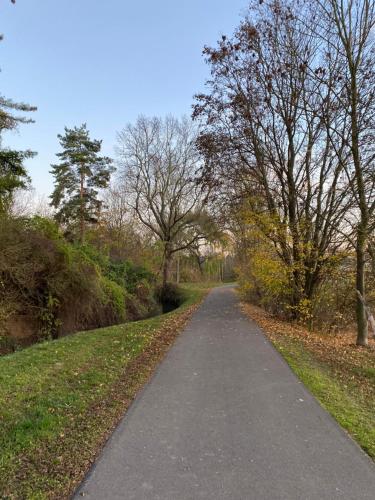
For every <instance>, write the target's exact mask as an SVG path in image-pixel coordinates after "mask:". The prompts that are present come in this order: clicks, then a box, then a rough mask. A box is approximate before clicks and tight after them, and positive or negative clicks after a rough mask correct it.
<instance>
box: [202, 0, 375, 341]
mask: <svg viewBox="0 0 375 500" xmlns="http://www.w3.org/2000/svg"><path fill="white" fill-rule="evenodd" d="M374 24H375V4H374V2H373V1H371V0H347V1H341V0H313V1H303V0H287V1H282V2H281V1H278V0H269V1H266V0H265V1H261V2H259V1H255V0H254V1H252V2H250V5H249V10H248V13H247V15H246V16H245V18H244V19H243V20H242V22H241V24H240V26H239V27H238V29H237V30H236V31H235V33H234V34H233V36H231V37H226V36H223V37H222V39H221V40H220V41H219V42H218V44H217V46H215V47H206V48H205V49H204V55H205V58H206V62H207V64H208V65H209V67H210V71H211V75H212V76H211V78H210V80H209V81H207V92H206V93H203V94H200V95H197V96H196V103H195V107H194V117H195V118H196V119H197V120H199V121H200V122H201V124H202V131H201V133H200V136H199V147H200V151H201V153H202V155H203V156H204V158H205V164H204V167H203V169H202V171H201V181H202V183H204V185H206V186H207V187H209V188H210V189H211V190H215V192H216V196H218V197H220V199H224V200H228V201H229V205H230V206H231V208H232V209H233V208H234V207H237V208H239V207H240V208H241V209H242V214H243V212H244V211H245V212H246V218H247V219H246V220H247V227H249V224H252V225H253V227H254V228H256V230H257V231H258V232H259V233H258V234H260V235H261V238H264V239H265V240H266V241H268V242H269V244H270V245H271V246H272V248H273V251H274V254H275V258H276V259H277V260H278V262H280V263H282V265H283V269H284V270H285V283H286V284H287V285H288V293H287V297H285V296H284V300H285V302H287V305H288V307H289V311H290V312H291V314H292V316H293V317H298V316H300V314H301V307H302V306H303V305H305V306H307V305H309V304H311V303H312V301H313V300H314V297H315V296H316V295H317V293H318V291H319V288H321V287H322V285H323V282H324V281H325V279H326V276H327V273H328V274H329V272H330V270H331V269H332V266H334V264H335V263H336V262H337V260H338V259H340V258H341V259H343V258H344V256H345V255H348V252H349V254H350V252H351V250H352V251H353V252H355V255H356V263H355V268H356V278H355V283H354V284H353V285H354V286H353V290H352V292H351V293H352V294H353V296H355V291H356V290H357V292H358V296H357V299H356V316H357V325H358V337H357V343H358V344H359V345H366V344H367V339H368V331H367V328H368V327H367V317H366V308H365V295H366V286H365V276H366V259H367V260H368V257H369V255H370V254H371V252H373V250H372V248H373V247H372V241H373V234H374V222H375V219H374V210H375V197H374V188H375V170H374V143H375V141H374V118H375V114H374V111H375V110H374V104H375V99H374V97H375V96H374V92H375V72H374V56H375V51H374V49H375V46H374V38H373V29H374ZM237 215H238V210H237ZM242 234H243V232H242Z"/></svg>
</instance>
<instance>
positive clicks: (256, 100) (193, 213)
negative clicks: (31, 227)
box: [0, 0, 375, 345]
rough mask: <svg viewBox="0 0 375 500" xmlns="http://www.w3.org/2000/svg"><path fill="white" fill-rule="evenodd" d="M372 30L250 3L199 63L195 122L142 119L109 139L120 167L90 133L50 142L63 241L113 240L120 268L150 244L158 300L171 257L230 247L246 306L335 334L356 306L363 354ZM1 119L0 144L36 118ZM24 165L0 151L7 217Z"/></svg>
mask: <svg viewBox="0 0 375 500" xmlns="http://www.w3.org/2000/svg"><path fill="white" fill-rule="evenodd" d="M374 24H375V5H374V3H373V2H372V1H371V0H345V1H343V0H311V1H307V0H286V1H282V2H281V1H279V0H264V1H259V0H251V1H250V2H249V7H248V10H247V14H246V15H245V16H244V17H243V19H242V21H241V23H240V25H239V26H238V28H237V29H236V30H235V32H234V33H233V35H231V36H225V35H223V36H222V38H221V39H220V40H219V41H218V43H217V45H216V46H214V47H208V46H207V47H205V48H204V51H203V54H204V57H205V60H206V62H207V65H208V67H209V69H210V75H211V76H210V78H209V80H208V81H207V82H206V92H204V93H201V94H198V95H196V96H195V101H194V104H193V113H192V120H191V119H189V118H182V119H176V118H174V117H172V116H167V117H166V118H148V117H144V116H141V117H139V118H138V120H137V121H136V122H135V123H134V124H128V125H127V126H125V128H124V129H123V130H122V131H120V132H119V133H118V135H117V147H116V159H115V161H114V160H113V159H111V158H108V157H106V156H103V155H102V154H101V146H102V144H101V141H100V140H94V139H92V138H91V137H90V134H89V131H88V128H87V126H86V125H82V126H79V127H74V128H71V129H69V128H66V129H65V132H64V134H63V135H59V141H60V145H61V151H60V152H59V153H57V158H58V162H57V163H56V164H54V165H52V167H51V168H52V170H51V172H52V174H53V176H54V180H55V184H54V191H53V193H52V195H51V200H50V204H51V206H52V208H53V217H54V219H55V220H56V222H57V223H58V224H59V227H60V228H61V229H62V230H63V231H64V234H65V237H66V238H68V239H70V240H72V241H78V242H80V243H81V244H83V243H84V242H85V241H86V240H87V235H88V234H89V233H90V232H91V231H92V229H93V228H95V231H96V234H95V239H96V243H97V245H99V246H100V245H101V246H102V247H103V245H105V244H107V243H108V238H110V240H111V248H112V251H114V250H113V249H114V246H115V242H116V241H117V250H116V251H117V252H118V253H119V254H121V245H123V246H127V248H129V240H133V241H134V242H135V246H136V247H137V245H138V248H139V244H140V242H143V243H142V245H143V246H144V247H145V246H147V245H146V243H145V242H146V241H149V242H151V247H152V248H153V250H150V258H153V257H154V255H155V249H158V253H159V256H160V259H159V268H160V273H161V278H162V283H163V286H164V287H165V286H166V284H167V283H168V281H170V279H171V273H172V269H171V266H172V263H173V260H174V258H175V257H176V256H177V255H181V254H185V255H186V254H189V255H191V256H193V257H194V258H196V259H197V262H198V265H199V266H200V263H201V262H202V260H201V259H202V255H201V253H200V249H201V247H202V245H205V246H206V247H207V244H209V243H210V244H214V245H215V244H217V245H221V246H222V245H223V244H224V243H225V241H228V240H231V241H232V243H233V244H234V247H235V249H236V259H237V272H238V276H239V279H240V283H241V289H242V290H243V292H244V293H245V292H246V291H248V292H249V296H250V295H251V297H250V298H252V299H254V298H255V299H256V300H258V301H259V303H262V304H263V305H265V306H267V307H271V308H272V309H273V310H274V311H275V312H278V313H281V314H285V315H287V316H288V317H290V318H292V319H295V320H298V321H306V322H310V323H313V322H314V321H315V322H316V320H317V319H318V317H319V315H320V316H322V315H323V313H322V311H323V310H324V311H326V313H325V314H326V316H327V318H329V321H330V322H331V323H332V324H333V323H334V322H336V323H337V321H336V320H337V318H338V317H339V316H340V317H341V319H342V321H344V319H343V318H344V317H345V320H347V319H349V320H350V319H351V312H348V311H349V310H350V311H351V310H352V305H353V303H354V302H355V311H356V321H357V327H358V335H357V343H358V344H359V345H367V342H368V317H367V315H368V305H369V304H370V305H371V301H372V300H374V298H375V297H374V296H373V291H372V289H371V281H369V280H368V278H370V280H371V279H372V278H373V277H375V236H374V229H375V216H374V214H375V196H374V188H375V170H374V166H373V165H374V146H373V145H374V102H375V99H374V97H375V96H374V92H375V72H374V62H375V61H374V57H375V46H374V38H373V30H374ZM0 109H1V113H0V122H1V123H0V128H1V132H4V131H5V130H11V129H14V128H16V127H17V126H18V125H20V124H22V123H28V122H30V121H32V120H30V119H27V118H23V117H21V118H20V117H16V116H15V115H14V113H13V112H14V111H21V112H23V113H26V114H28V113H32V112H33V111H35V109H36V108H34V107H32V106H29V105H27V104H22V103H21V104H20V103H14V102H13V101H11V100H9V99H5V98H1V100H0ZM1 135H2V134H1ZM34 154H35V153H33V152H31V151H13V150H10V149H8V148H5V147H3V146H2V145H1V149H0V169H1V175H0V212H1V213H3V214H5V213H9V211H10V210H11V206H12V202H13V200H14V196H15V194H16V192H17V191H18V190H19V189H22V188H25V187H26V186H27V185H28V183H29V178H28V175H27V171H26V168H25V166H24V161H25V160H26V159H27V158H29V157H30V156H32V155H34ZM115 167H116V168H115ZM135 227H136V228H137V231H136V233H137V234H135V232H134V228H135ZM119 228H121V230H120V229H119ZM124 229H125V230H126V231H130V232H129V233H128V234H130V235H131V237H130V238H128V240H127V243H125V242H124V240H123V239H121V237H119V234H122V233H121V231H123V230H124ZM104 233H105V235H104ZM90 237H91V236H90ZM106 238H107V239H106ZM104 241H106V242H107V243H104ZM151 247H149V248H151ZM135 254H136V250H135ZM366 278H367V283H366ZM250 292H251V293H250ZM334 303H335V305H333V304H334ZM328 304H330V305H331V309H332V311H333V312H330V311H328ZM327 321H328V319H327Z"/></svg>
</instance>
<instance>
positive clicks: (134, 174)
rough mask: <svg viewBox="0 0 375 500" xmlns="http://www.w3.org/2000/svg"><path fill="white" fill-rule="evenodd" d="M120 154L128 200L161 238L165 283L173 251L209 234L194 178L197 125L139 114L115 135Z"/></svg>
mask: <svg viewBox="0 0 375 500" xmlns="http://www.w3.org/2000/svg"><path fill="white" fill-rule="evenodd" d="M118 157H119V164H120V175H121V179H122V181H123V182H124V186H125V188H126V191H127V195H128V200H127V202H128V204H129V205H130V206H131V208H132V209H133V211H134V213H135V214H136V215H137V217H138V218H139V220H140V221H141V222H142V224H143V225H144V226H145V227H146V228H148V229H149V230H150V231H152V233H153V234H154V235H155V237H156V238H157V239H158V240H159V241H160V242H161V243H162V246H163V265H162V275H163V284H164V285H165V284H166V283H167V281H168V280H169V278H170V267H171V262H172V257H173V255H174V254H175V253H176V252H179V251H182V250H184V249H188V248H190V247H192V246H193V245H196V244H197V243H198V242H201V241H202V240H204V239H205V238H206V237H207V234H208V232H207V229H208V228H207V219H208V216H207V213H206V211H205V201H206V200H205V199H204V197H202V193H201V189H200V188H199V187H198V186H197V183H196V182H195V179H194V178H195V175H196V172H197V170H198V168H199V155H198V151H197V148H196V129H195V127H193V125H192V123H191V122H190V121H189V120H188V119H186V118H184V119H182V120H177V119H176V118H173V117H171V116H169V117H167V118H165V119H161V118H146V117H140V118H138V120H137V122H136V123H135V124H134V125H127V126H126V127H125V128H124V130H122V131H121V132H120V133H119V134H118Z"/></svg>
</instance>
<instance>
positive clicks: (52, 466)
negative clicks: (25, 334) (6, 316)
mask: <svg viewBox="0 0 375 500" xmlns="http://www.w3.org/2000/svg"><path fill="white" fill-rule="evenodd" d="M204 295H205V289H204V288H201V289H198V288H194V287H191V286H190V287H187V288H186V290H185V301H184V303H183V305H182V306H181V307H180V308H178V309H176V310H175V311H173V312H171V313H169V314H166V315H163V316H158V317H155V318H151V319H148V320H145V321H138V322H133V323H126V324H123V325H118V326H113V327H109V328H102V329H99V330H93V331H88V332H81V333H78V334H76V335H72V336H69V337H65V338H62V339H59V340H57V341H53V342H45V343H41V344H37V345H34V346H32V347H30V348H27V349H24V350H22V351H19V352H16V353H14V354H11V355H8V356H4V357H2V358H0V425H1V434H0V451H1V453H0V498H9V499H18V498H19V499H21V498H22V499H44V498H58V499H61V498H68V497H69V495H70V494H71V492H72V491H73V490H74V488H75V486H76V485H77V483H79V481H80V480H81V479H82V477H83V476H84V474H85V472H86V471H87V469H88V468H89V466H90V464H91V463H92V462H93V460H94V459H95V457H96V455H97V453H98V450H100V448H101V446H102V445H103V443H104V442H105V440H106V438H107V437H108V435H109V434H110V433H111V431H112V429H113V428H114V426H115V425H116V424H117V422H118V421H119V419H120V418H121V416H122V415H123V413H124V411H125V410H126V408H127V407H128V406H129V404H130V403H131V401H132V400H133V398H134V396H135V394H136V392H137V391H138V390H139V389H140V387H141V386H142V385H143V384H144V383H145V382H146V381H147V379H148V377H149V376H150V373H151V372H152V370H153V369H154V368H155V366H156V365H157V363H158V362H159V361H160V359H161V357H162V356H163V354H164V353H165V352H166V350H167V349H168V348H169V346H170V345H171V343H172V342H173V340H174V338H175V337H176V335H177V333H178V331H180V330H181V328H182V327H183V325H184V324H185V322H186V320H187V319H188V318H189V316H190V315H191V313H192V311H193V310H194V308H195V305H196V304H198V303H199V302H200V300H201V299H202V298H203V296H204Z"/></svg>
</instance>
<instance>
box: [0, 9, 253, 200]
mask: <svg viewBox="0 0 375 500" xmlns="http://www.w3.org/2000/svg"><path fill="white" fill-rule="evenodd" d="M246 6H247V0H160V1H153V0H138V1H129V0H106V1H103V0H60V1H51V0H17V2H16V4H15V5H13V4H11V2H10V1H9V0H0V9H1V15H0V33H3V34H4V41H3V42H1V43H0V68H1V73H0V78H1V86H0V89H1V90H0V93H1V94H2V95H3V96H5V97H7V98H11V99H13V100H15V101H23V102H27V103H29V104H32V105H35V106H37V107H38V111H37V112H36V113H33V118H34V119H35V121H36V123H35V124H31V125H22V126H21V127H20V130H19V132H11V133H7V134H6V135H5V137H4V146H11V147H16V148H19V149H32V150H34V151H37V152H38V155H37V156H36V158H34V159H32V160H29V161H28V163H27V166H28V169H29V173H30V175H31V178H32V181H33V186H34V188H35V189H36V191H37V193H39V194H41V195H49V194H50V193H51V191H52V188H53V180H52V177H51V175H50V174H49V170H50V164H51V163H53V162H54V161H55V153H57V152H58V151H59V143H58V139H57V134H58V133H62V132H63V131H64V126H68V127H73V126H76V125H81V124H82V123H87V126H88V128H89V130H90V132H91V136H92V137H93V138H95V139H102V140H103V152H104V153H105V154H107V155H109V156H114V146H115V143H116V132H117V131H119V130H121V129H122V128H123V127H124V126H125V125H126V124H127V123H129V122H133V121H134V120H135V119H136V118H137V116H138V115H139V114H144V115H148V116H154V115H158V116H165V115H167V114H173V115H176V116H181V115H183V114H187V115H190V113H191V105H192V103H193V95H194V94H195V93H197V92H200V91H202V90H203V89H204V81H205V79H206V78H207V77H208V76H209V68H208V66H206V65H205V63H204V60H203V57H202V49H203V46H204V45H213V44H215V42H216V40H218V39H219V37H220V36H221V35H222V34H231V33H232V32H233V30H234V29H235V27H236V26H237V25H238V24H239V22H240V19H241V14H243V13H244V12H245V10H246Z"/></svg>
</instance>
